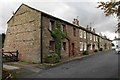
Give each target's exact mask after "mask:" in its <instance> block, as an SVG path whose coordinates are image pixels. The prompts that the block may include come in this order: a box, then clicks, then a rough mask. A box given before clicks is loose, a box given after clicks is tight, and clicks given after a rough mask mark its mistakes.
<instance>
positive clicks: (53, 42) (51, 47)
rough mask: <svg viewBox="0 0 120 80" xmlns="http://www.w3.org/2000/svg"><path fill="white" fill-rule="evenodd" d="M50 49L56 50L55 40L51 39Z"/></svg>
mask: <svg viewBox="0 0 120 80" xmlns="http://www.w3.org/2000/svg"><path fill="white" fill-rule="evenodd" d="M49 50H50V51H55V41H50V43H49Z"/></svg>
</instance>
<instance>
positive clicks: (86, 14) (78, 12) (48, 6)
mask: <svg viewBox="0 0 120 80" xmlns="http://www.w3.org/2000/svg"><path fill="white" fill-rule="evenodd" d="M46 1H47V0H45V2H35V1H32V2H30V1H28V2H27V0H26V2H24V1H23V2H22V0H21V2H11V3H4V4H2V6H3V7H2V14H1V13H0V15H2V17H1V18H0V20H2V22H0V23H1V24H0V26H1V27H2V29H1V28H0V29H1V30H0V33H1V32H3V31H4V32H5V30H6V28H7V25H6V22H7V21H8V19H9V18H10V17H11V16H12V11H15V10H16V9H17V8H18V7H19V6H20V5H21V4H22V3H25V4H27V5H30V6H31V7H34V8H36V9H38V10H41V11H44V12H46V13H49V14H52V15H54V16H56V17H59V18H61V19H64V20H66V21H69V22H72V20H73V18H76V17H77V16H79V20H80V25H81V26H83V27H86V25H90V23H91V26H92V27H94V28H95V29H96V32H105V31H109V32H111V33H113V32H114V31H115V29H116V28H115V26H116V24H117V20H116V19H114V18H113V17H105V15H104V13H103V11H101V10H100V9H98V8H96V7H97V3H96V2H77V1H76V0H74V1H75V2H73V0H71V1H72V2H67V1H66V2H65V1H61V2H57V0H55V1H56V2H46ZM65 7H66V8H65Z"/></svg>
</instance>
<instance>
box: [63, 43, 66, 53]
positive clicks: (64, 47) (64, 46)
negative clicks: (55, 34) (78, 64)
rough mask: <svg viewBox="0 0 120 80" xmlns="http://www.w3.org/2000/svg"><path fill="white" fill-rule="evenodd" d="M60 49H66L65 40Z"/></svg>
mask: <svg viewBox="0 0 120 80" xmlns="http://www.w3.org/2000/svg"><path fill="white" fill-rule="evenodd" d="M62 50H64V51H66V42H63V43H62Z"/></svg>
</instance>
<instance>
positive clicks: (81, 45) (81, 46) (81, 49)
mask: <svg viewBox="0 0 120 80" xmlns="http://www.w3.org/2000/svg"><path fill="white" fill-rule="evenodd" d="M80 51H83V42H80Z"/></svg>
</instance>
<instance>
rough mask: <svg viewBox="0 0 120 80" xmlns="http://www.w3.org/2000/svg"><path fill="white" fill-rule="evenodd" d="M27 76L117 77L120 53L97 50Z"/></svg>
mask: <svg viewBox="0 0 120 80" xmlns="http://www.w3.org/2000/svg"><path fill="white" fill-rule="evenodd" d="M119 56H120V55H119ZM25 77H26V78H117V77H118V54H115V51H113V50H110V51H103V52H97V53H96V54H95V55H92V56H88V57H86V58H82V59H79V60H75V61H71V62H69V63H65V64H62V65H60V66H57V67H54V68H51V69H48V70H44V71H43V72H41V73H36V74H33V75H28V76H25Z"/></svg>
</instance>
